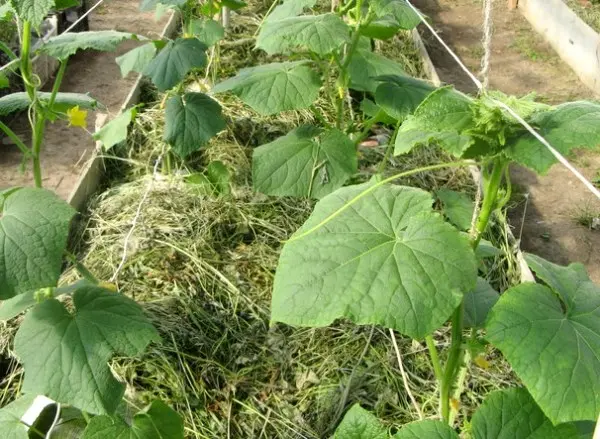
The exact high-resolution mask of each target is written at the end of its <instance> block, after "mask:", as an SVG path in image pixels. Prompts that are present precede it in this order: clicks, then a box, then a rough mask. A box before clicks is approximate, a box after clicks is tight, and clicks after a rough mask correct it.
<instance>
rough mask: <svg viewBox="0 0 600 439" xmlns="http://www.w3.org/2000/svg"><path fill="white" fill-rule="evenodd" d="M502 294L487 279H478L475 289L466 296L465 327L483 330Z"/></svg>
mask: <svg viewBox="0 0 600 439" xmlns="http://www.w3.org/2000/svg"><path fill="white" fill-rule="evenodd" d="M499 298H500V294H499V293H498V292H497V291H496V290H494V289H493V288H492V286H491V285H490V284H489V283H488V281H486V280H485V279H483V278H481V277H478V278H477V285H476V286H475V289H474V290H472V291H469V292H468V293H467V294H465V316H464V319H465V327H467V328H481V327H483V324H484V323H485V321H486V319H487V316H488V314H489V312H490V310H491V309H492V308H493V307H494V305H495V304H496V302H498V299H499Z"/></svg>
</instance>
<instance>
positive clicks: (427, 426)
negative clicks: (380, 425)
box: [392, 419, 459, 439]
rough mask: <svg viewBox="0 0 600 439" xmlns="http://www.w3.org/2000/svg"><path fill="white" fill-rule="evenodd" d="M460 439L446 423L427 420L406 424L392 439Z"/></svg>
mask: <svg viewBox="0 0 600 439" xmlns="http://www.w3.org/2000/svg"><path fill="white" fill-rule="evenodd" d="M425 438H426V439H459V437H458V434H456V432H455V431H454V430H453V429H452V428H451V427H450V426H449V425H448V424H446V423H445V422H442V421H434V420H432V419H425V420H423V421H416V422H410V423H408V424H405V425H404V426H403V427H402V428H401V429H400V431H399V432H398V433H397V434H395V435H394V436H393V437H392V439H425Z"/></svg>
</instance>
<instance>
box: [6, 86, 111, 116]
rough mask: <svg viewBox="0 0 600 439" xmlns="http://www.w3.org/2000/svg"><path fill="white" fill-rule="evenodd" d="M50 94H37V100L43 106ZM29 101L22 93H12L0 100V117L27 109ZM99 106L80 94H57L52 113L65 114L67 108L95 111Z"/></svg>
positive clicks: (25, 94)
mask: <svg viewBox="0 0 600 439" xmlns="http://www.w3.org/2000/svg"><path fill="white" fill-rule="evenodd" d="M50 95H51V93H48V92H38V93H37V97H38V100H39V101H41V102H42V103H44V104H47V103H48V102H49V101H50ZM30 105H31V99H30V98H29V95H28V94H27V93H26V92H24V91H22V92H17V93H12V94H9V95H6V96H2V97H1V98H0V116H6V115H8V114H10V113H14V112H16V111H23V110H26V109H27V108H29V106H30ZM98 106H99V104H98V101H97V100H96V99H94V98H92V97H91V96H88V95H86V94H81V93H57V94H56V99H55V101H54V107H53V110H54V111H58V112H60V113H65V112H66V111H67V110H68V109H69V108H73V107H79V108H85V109H88V110H95V109H96V108H97V107H98Z"/></svg>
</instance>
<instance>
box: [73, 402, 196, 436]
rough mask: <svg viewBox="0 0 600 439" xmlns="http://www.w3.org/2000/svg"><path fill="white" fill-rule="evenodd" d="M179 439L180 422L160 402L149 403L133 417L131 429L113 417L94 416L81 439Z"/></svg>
mask: <svg viewBox="0 0 600 439" xmlns="http://www.w3.org/2000/svg"><path fill="white" fill-rule="evenodd" d="M105 438H119V439H120V438H123V439H125V438H127V439H183V438H184V434H183V420H182V419H181V416H179V415H178V414H177V412H176V411H175V410H173V409H172V408H171V407H169V406H168V405H166V404H165V403H164V402H162V401H158V400H156V401H153V402H152V404H150V406H148V407H147V408H146V409H144V410H143V411H141V412H139V413H137V414H136V415H135V416H134V417H133V421H132V423H131V425H129V424H127V423H126V422H125V421H124V420H123V419H121V418H119V417H117V416H114V417H113V416H106V415H104V416H95V417H93V418H92V419H91V421H90V423H89V424H88V425H87V427H86V429H85V431H84V433H83V436H82V439H105Z"/></svg>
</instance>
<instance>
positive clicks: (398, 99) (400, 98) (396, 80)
mask: <svg viewBox="0 0 600 439" xmlns="http://www.w3.org/2000/svg"><path fill="white" fill-rule="evenodd" d="M375 79H376V80H377V81H380V82H381V84H380V85H379V86H377V89H376V90H375V102H376V103H377V105H379V106H380V107H381V108H383V109H384V110H385V112H386V113H387V114H389V115H390V116H392V117H394V118H396V119H398V120H402V119H404V118H405V117H406V116H408V115H409V114H411V113H413V112H414V111H415V110H416V109H417V108H418V107H419V105H420V104H421V102H423V100H424V99H425V98H426V97H427V96H428V95H429V94H431V92H433V91H434V90H435V89H436V87H435V86H433V85H432V84H430V83H429V82H426V81H421V80H419V79H415V78H411V77H410V76H405V75H384V76H379V77H377V78H375Z"/></svg>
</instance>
